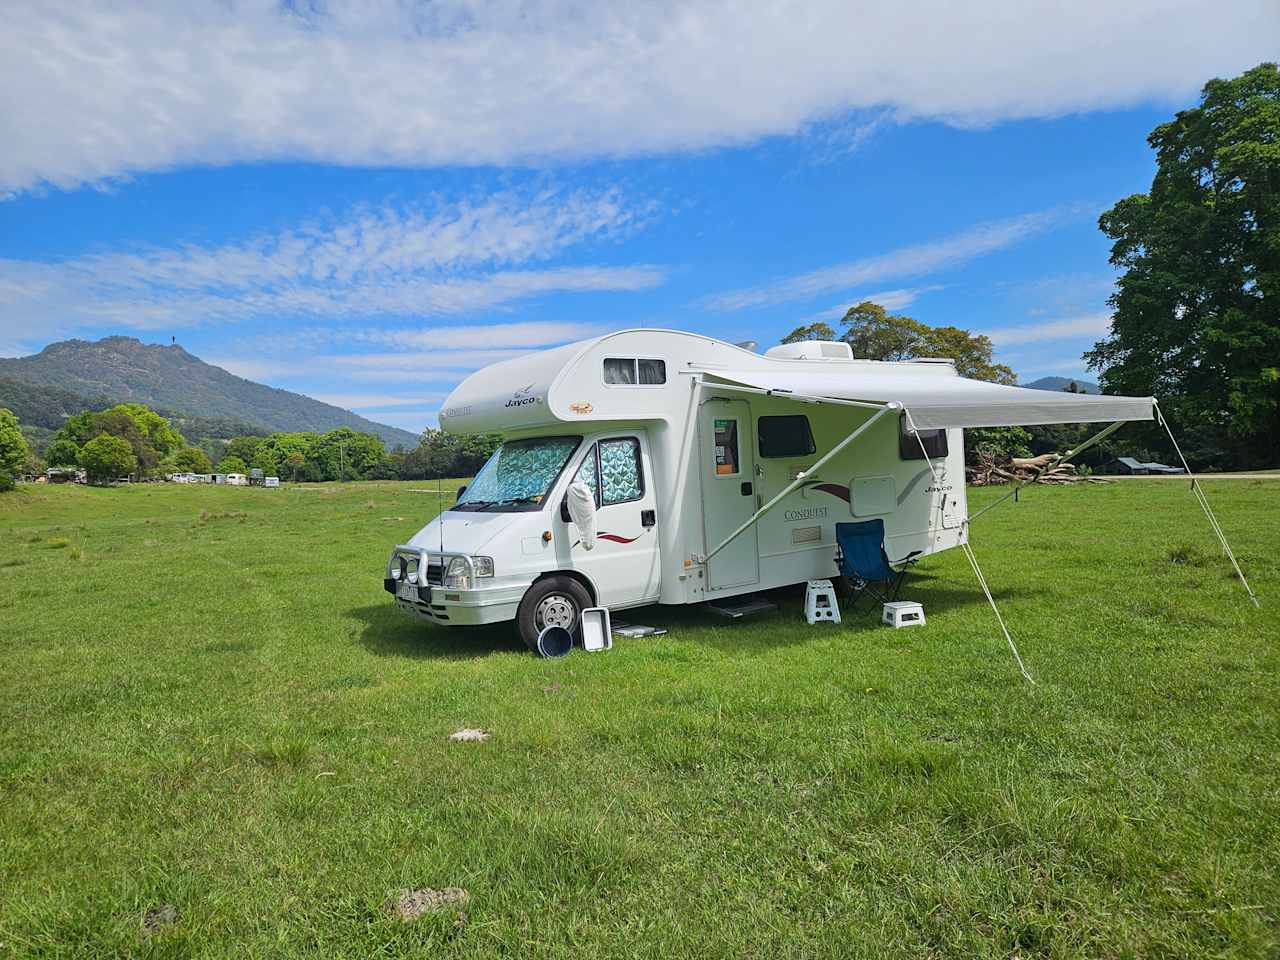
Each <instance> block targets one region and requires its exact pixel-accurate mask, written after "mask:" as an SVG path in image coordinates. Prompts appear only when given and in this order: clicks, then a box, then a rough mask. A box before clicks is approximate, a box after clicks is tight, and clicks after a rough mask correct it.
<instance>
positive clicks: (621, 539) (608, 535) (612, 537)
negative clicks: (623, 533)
mask: <svg viewBox="0 0 1280 960" xmlns="http://www.w3.org/2000/svg"><path fill="white" fill-rule="evenodd" d="M596 536H597V537H599V538H600V539H601V540H611V541H613V542H614V543H635V542H636V541H637V540H639V539H640V538H639V537H632V538H631V539H629V540H628V539H627V538H626V537H620V536H618V535H617V534H616V533H597V534H596Z"/></svg>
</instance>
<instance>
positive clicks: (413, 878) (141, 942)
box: [0, 480, 1280, 958]
mask: <svg viewBox="0 0 1280 960" xmlns="http://www.w3.org/2000/svg"><path fill="white" fill-rule="evenodd" d="M422 486H423V485H422V484H392V483H388V484H352V485H347V486H344V487H335V486H329V487H294V488H288V487H286V488H284V489H281V490H274V491H273V490H257V489H252V490H243V489H232V488H210V487H179V486H168V487H165V486H139V487H135V488H123V489H115V490H102V489H88V488H83V487H60V488H36V487H25V488H20V490H19V491H18V492H16V493H14V494H10V495H5V496H0V634H2V636H0V656H2V658H3V659H2V661H0V662H2V663H3V671H2V673H0V804H2V807H0V810H2V812H0V818H2V824H0V957H28V956H50V957H52V956H84V957H98V956H114V955H119V956H136V955H143V956H157V957H160V956H172V957H230V956H235V957H287V956H325V957H361V958H364V957H373V956H378V957H393V956H422V957H492V956H521V957H524V956H544V957H553V956H554V957H559V956H569V955H573V956H596V957H621V956H654V957H657V956H680V957H693V956H698V957H703V956H724V957H735V958H745V957H760V958H778V957H809V956H846V957H869V958H870V957H877V958H879V957H898V956H901V957H934V956H937V957H942V956H945V957H988V956H990V957H1010V956H1018V957H1040V956H1044V957H1068V956H1082V957H1131V956H1132V957H1148V956H1150V957H1155V956H1166V957H1201V956H1232V957H1266V956H1272V957H1274V956H1276V955H1277V953H1278V952H1280V922H1278V916H1280V877H1278V875H1277V864H1278V863H1280V829H1278V828H1280V789H1278V786H1277V784H1278V781H1277V766H1278V765H1277V757H1278V756H1280V679H1278V673H1277V666H1280V664H1278V663H1277V638H1278V637H1280V560H1277V548H1278V547H1280V497H1278V494H1280V487H1278V486H1277V485H1276V482H1275V481H1265V480H1254V481H1251V480H1237V481H1220V482H1214V481H1208V482H1207V483H1206V489H1207V490H1208V491H1209V495H1210V497H1211V498H1212V499H1213V500H1214V501H1215V503H1216V505H1217V506H1218V508H1219V514H1220V518H1221V520H1222V523H1223V526H1224V527H1225V528H1226V530H1227V532H1228V535H1229V536H1231V537H1232V539H1233V544H1234V546H1235V548H1236V551H1237V553H1238V555H1239V557H1240V559H1241V562H1242V564H1243V565H1244V567H1245V570H1246V572H1247V573H1248V574H1250V576H1251V579H1252V581H1253V584H1254V587H1255V589H1256V590H1257V592H1258V593H1259V594H1260V596H1261V597H1262V602H1263V606H1262V609H1261V610H1254V609H1253V608H1252V607H1250V606H1249V605H1248V604H1247V602H1245V599H1244V594H1243V591H1242V590H1241V589H1240V587H1239V585H1238V583H1236V582H1235V581H1234V580H1232V579H1231V578H1230V576H1229V567H1228V566H1227V565H1226V564H1225V561H1223V559H1222V558H1221V557H1220V556H1219V555H1218V553H1217V548H1216V545H1215V543H1214V542H1213V540H1212V539H1211V534H1210V532H1209V529H1208V526H1207V524H1206V523H1205V521H1204V519H1203V517H1202V516H1201V515H1200V513H1199V511H1198V510H1197V508H1196V505H1195V502H1194V501H1193V499H1192V498H1191V497H1190V495H1189V494H1188V492H1187V488H1186V485H1185V484H1184V483H1168V482H1165V483H1140V482H1133V483H1124V484H1114V485H1109V486H1087V487H1078V488H1069V489H1064V488H1056V489H1037V490H1033V491H1030V492H1027V493H1024V495H1023V497H1022V502H1021V503H1018V504H1013V503H1010V504H1007V505H1005V506H1002V507H1001V508H1000V509H999V510H996V511H993V512H992V513H990V514H988V515H986V516H985V517H983V518H982V519H981V520H980V521H978V523H977V525H976V526H975V530H974V535H973V541H974V545H975V548H976V550H977V552H978V555H979V557H980V559H981V560H982V561H983V563H984V567H985V572H986V574H987V576H988V579H989V580H990V582H991V584H992V588H993V590H994V591H995V593H996V595H997V597H998V599H999V601H1000V602H1001V604H1002V609H1003V611H1004V613H1005V615H1006V618H1007V620H1008V622H1009V624H1010V626H1011V628H1012V629H1013V631H1014V634H1015V636H1016V637H1017V638H1018V640H1019V642H1020V646H1021V650H1022V654H1023V656H1024V658H1025V659H1026V661H1027V665H1028V668H1029V669H1030V670H1031V671H1032V673H1033V674H1034V675H1035V677H1036V678H1037V680H1038V681H1039V685H1038V686H1034V687H1033V686H1031V685H1029V684H1027V683H1026V682H1025V681H1023V680H1022V679H1021V678H1020V677H1019V675H1018V672H1017V670H1016V668H1015V666H1014V664H1013V663H1012V660H1011V658H1010V656H1009V653H1008V651H1007V649H1006V647H1005V645H1004V641H1003V639H1002V638H1001V637H1000V635H999V634H998V632H997V629H996V626H995V623H994V622H993V619H992V617H991V613H990V610H989V608H988V607H987V606H986V603H985V601H984V600H983V598H982V595H981V593H980V592H979V591H978V590H977V588H976V585H975V584H974V582H973V577H972V574H971V572H970V571H969V569H968V567H967V565H966V563H965V560H964V558H963V556H962V555H961V554H960V553H958V552H956V551H952V552H951V553H949V554H947V555H944V556H941V557H936V558H931V559H929V560H928V561H926V562H925V563H923V564H921V566H920V568H919V574H918V575H917V576H915V577H913V578H912V579H911V580H910V581H909V583H908V588H907V589H906V591H905V595H906V596H907V597H909V598H912V599H919V600H920V601H922V602H923V603H924V605H925V609H926V612H927V616H928V620H929V622H928V624H927V626H925V627H924V628H922V629H910V630H902V631H891V630H888V629H884V628H880V627H877V626H876V625H875V623H874V620H873V619H872V618H871V617H869V616H867V617H854V618H853V619H851V620H847V621H846V623H845V624H844V625H843V626H842V627H839V628H835V627H831V626H828V625H823V626H820V627H808V626H806V625H805V624H804V623H803V620H802V618H801V615H800V608H801V598H800V595H799V594H797V593H789V594H786V595H784V596H782V598H781V599H782V606H781V609H780V611H779V612H778V613H777V614H776V615H768V616H764V617H761V618H759V619H756V620H753V621H750V622H744V623H739V624H731V623H727V622H726V621H723V620H720V619H718V618H716V617H715V616H714V615H713V614H710V613H708V612H706V611H704V610H701V609H698V608H678V609H667V608H653V609H652V610H649V611H646V612H645V613H644V615H643V621H642V622H651V623H656V624H661V625H664V626H667V627H669V628H670V630H671V632H670V634H669V635H668V636H666V637H662V638H659V639H649V640H631V641H623V640H619V641H618V642H617V644H616V645H615V647H614V649H613V651H612V652H610V653H607V654H597V655H588V654H585V653H582V652H580V651H579V652H575V653H574V654H573V655H572V656H571V657H569V658H567V659H566V660H563V661H541V660H537V659H535V658H534V657H532V656H530V655H528V654H527V653H525V652H523V647H522V645H521V644H520V642H519V640H518V639H517V638H516V637H515V635H514V633H513V631H512V630H511V629H510V628H507V627H502V628H492V629H484V630H476V631H472V632H458V631H448V630H441V629H435V628H431V627H427V626H424V625H421V624H418V623H415V622H412V621H410V620H408V619H406V618H404V617H403V616H402V615H400V614H399V613H397V611H395V610H394V609H393V607H392V604H391V602H390V600H389V598H388V597H387V596H386V595H385V594H384V593H383V592H382V585H381V577H382V564H383V562H384V559H385V556H386V554H387V551H388V550H389V548H390V547H391V546H392V545H393V544H395V543H398V542H403V541H404V540H406V539H407V538H408V537H409V536H410V535H411V534H412V533H413V532H414V531H415V530H416V529H417V528H418V527H419V526H420V525H421V524H422V523H423V522H425V521H426V520H427V519H428V518H429V516H430V515H431V514H432V513H433V512H434V510H435V498H434V496H433V495H430V494H424V493H418V492H414V491H415V490H417V489H420V488H421V487H422ZM989 496H990V493H989V492H987V491H981V490H979V491H974V492H973V497H972V499H973V501H974V505H975V508H976V506H980V505H981V504H982V503H985V502H987V500H988V498H989ZM632 619H636V618H634V617H633V618H632ZM464 726H468V727H482V728H484V729H486V730H488V731H491V732H492V737H491V739H490V740H488V741H487V742H485V743H451V742H449V741H448V740H447V739H446V738H447V736H448V734H449V733H451V732H452V731H454V730H455V729H457V728H459V727H464ZM448 886H459V887H463V888H465V889H467V890H468V891H469V892H470V894H471V900H470V903H469V905H468V906H467V907H466V909H465V919H463V918H461V917H460V916H459V914H458V912H457V911H456V910H455V911H450V912H447V913H444V914H441V915H431V916H427V917H425V918H423V919H421V920H418V921H416V922H414V923H411V924H402V923H400V922H398V921H396V920H393V919H391V918H389V917H388V916H387V915H386V912H385V910H384V903H385V902H386V900H387V898H388V896H389V895H391V894H393V893H395V892H396V891H398V890H401V889H405V888H418V887H432V888H443V887H448ZM164 904H171V905H173V906H174V907H176V909H177V913H176V922H173V923H168V924H162V925H161V926H160V927H159V928H158V930H157V931H156V932H146V931H144V929H143V923H142V918H143V917H144V914H145V913H146V912H147V911H148V910H151V909H156V908H158V907H160V906H161V905H164Z"/></svg>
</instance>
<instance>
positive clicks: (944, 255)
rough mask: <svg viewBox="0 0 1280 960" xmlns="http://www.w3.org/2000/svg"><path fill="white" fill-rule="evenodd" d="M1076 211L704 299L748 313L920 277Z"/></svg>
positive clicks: (985, 227) (1026, 218)
mask: <svg viewBox="0 0 1280 960" xmlns="http://www.w3.org/2000/svg"><path fill="white" fill-rule="evenodd" d="M1074 212H1075V211H1072V210H1065V209H1054V210H1045V211H1042V212H1039V213H1028V214H1024V215H1022V216H1020V217H1013V218H1011V219H1009V220H997V221H993V222H991V223H980V224H977V225H975V226H972V227H970V228H969V229H967V230H964V231H962V232H960V233H957V234H954V235H953V236H950V237H945V238H943V239H942V240H935V241H932V242H930V243H922V244H917V245H915V246H910V247H900V248H899V249H897V250H892V251H890V252H889V253H885V254H881V255H879V256H874V257H863V258H862V259H860V260H853V261H850V262H848V263H841V264H836V265H835V266H831V267H823V268H822V269H820V270H812V271H810V272H808V273H802V274H800V275H799V276H794V277H787V278H784V279H781V280H776V281H774V282H772V283H767V284H763V285H761V286H758V287H748V288H746V289H742V290H731V291H728V292H726V293H721V294H716V295H715V296H712V297H709V298H708V299H707V300H706V301H704V303H705V305H706V306H707V307H709V308H711V309H713V310H743V309H747V308H750V307H765V306H770V305H773V304H778V303H787V302H790V301H793V300H808V299H810V298H812V297H816V296H818V295H819V294H823V293H830V292H831V291H833V290H840V289H846V288H848V287H857V286H860V285H862V284H865V283H875V282H877V281H881V280H888V279H892V278H895V277H918V276H925V275H928V274H930V273H934V272H936V271H938V270H942V269H944V268H946V267H953V266H956V265H958V264H961V263H964V262H966V261H968V260H972V259H974V258H975V257H980V256H983V255H984V254H988V253H994V252H995V251H997V250H1003V249H1005V248H1007V247H1010V246H1013V245H1014V244H1016V243H1018V242H1020V241H1022V240H1026V239H1027V238H1029V237H1032V236H1034V235H1035V234H1038V233H1041V232H1043V231H1045V230H1048V229H1049V228H1050V227H1052V226H1054V225H1055V224H1057V223H1060V222H1061V221H1062V220H1064V219H1066V218H1068V217H1070V216H1072V215H1073V214H1074Z"/></svg>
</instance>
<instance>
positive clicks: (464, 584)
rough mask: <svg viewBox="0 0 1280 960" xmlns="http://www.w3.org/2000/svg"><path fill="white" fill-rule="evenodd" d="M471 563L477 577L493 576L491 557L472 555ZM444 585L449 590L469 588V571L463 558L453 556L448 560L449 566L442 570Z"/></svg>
mask: <svg viewBox="0 0 1280 960" xmlns="http://www.w3.org/2000/svg"><path fill="white" fill-rule="evenodd" d="M471 564H472V567H473V568H474V569H475V573H476V577H477V579H478V578H480V577H492V576H493V557H472V558H471ZM444 586H446V587H448V588H450V589H451V590H470V589H471V571H470V570H469V569H468V568H467V561H466V560H465V559H464V558H462V557H454V558H453V559H452V560H450V561H449V566H447V567H446V568H445V571H444Z"/></svg>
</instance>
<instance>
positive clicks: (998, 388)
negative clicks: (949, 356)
mask: <svg viewBox="0 0 1280 960" xmlns="http://www.w3.org/2000/svg"><path fill="white" fill-rule="evenodd" d="M833 366H834V364H833ZM704 376H705V377H706V378H707V380H708V381H714V380H722V381H726V382H728V383H738V384H742V385H743V386H747V387H755V388H757V389H760V390H768V391H771V392H773V393H778V394H787V393H792V394H796V395H798V396H804V397H813V398H817V399H823V398H831V399H835V400H854V401H862V402H866V403H892V402H897V403H900V404H902V406H904V407H906V408H907V409H908V410H909V411H910V412H911V420H912V422H913V423H914V424H915V426H916V429H918V430H935V429H939V428H945V427H1013V426H1031V425H1033V424H1040V423H1111V422H1114V421H1117V420H1152V419H1154V412H1153V411H1154V408H1155V401H1154V399H1153V398H1151V397H1112V396H1099V395H1096V394H1087V393H1066V392H1058V391H1054V390H1029V389H1027V388H1026V387H1006V386H1003V385H1002V384H998V383H987V382H985V381H983V380H970V379H968V378H966V377H958V376H955V375H954V374H953V373H952V372H951V371H950V370H949V369H948V370H946V371H943V370H938V369H936V368H935V369H928V365H924V364H922V365H921V369H920V370H919V372H916V371H913V370H911V369H910V368H909V367H907V366H906V365H903V366H898V367H891V368H889V369H881V370H876V371H875V372H874V373H872V372H870V371H868V370H866V368H863V369H861V370H859V369H853V370H849V371H847V372H846V371H838V370H835V369H833V370H830V371H827V370H816V371H815V370H795V371H790V370H706V371H704Z"/></svg>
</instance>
